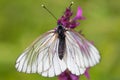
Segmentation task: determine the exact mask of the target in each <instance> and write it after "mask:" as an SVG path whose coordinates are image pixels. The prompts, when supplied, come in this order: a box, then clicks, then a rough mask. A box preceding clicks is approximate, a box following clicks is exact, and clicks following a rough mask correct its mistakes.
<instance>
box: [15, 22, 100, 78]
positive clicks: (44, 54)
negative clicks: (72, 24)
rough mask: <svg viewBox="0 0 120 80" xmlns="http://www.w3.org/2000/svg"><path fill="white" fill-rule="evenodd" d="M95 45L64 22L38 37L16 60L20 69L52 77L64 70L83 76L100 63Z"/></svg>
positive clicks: (20, 70)
mask: <svg viewBox="0 0 120 80" xmlns="http://www.w3.org/2000/svg"><path fill="white" fill-rule="evenodd" d="M99 60H100V55H99V51H98V50H97V49H96V47H95V46H94V45H93V44H92V43H91V42H89V41H88V40H87V39H86V38H85V37H83V36H82V35H81V34H79V33H78V32H76V31H75V30H74V29H72V28H67V27H65V25H64V24H62V23H61V24H60V23H58V24H57V27H56V29H53V30H50V31H48V32H46V33H45V34H43V35H42V36H40V37H38V38H37V39H36V40H35V41H34V42H33V43H32V44H31V45H30V46H29V47H28V48H26V49H25V51H23V53H22V54H21V55H20V56H19V57H18V59H17V60H16V65H15V67H16V69H17V71H19V72H25V73H38V74H41V75H42V76H46V77H53V76H57V75H60V74H61V73H62V72H64V71H65V70H69V71H70V72H71V73H72V74H75V75H81V74H83V73H84V72H85V70H86V68H88V67H91V66H94V65H96V64H97V63H99Z"/></svg>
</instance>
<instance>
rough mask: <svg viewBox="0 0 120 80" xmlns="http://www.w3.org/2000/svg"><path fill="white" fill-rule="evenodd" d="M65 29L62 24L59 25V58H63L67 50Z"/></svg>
mask: <svg viewBox="0 0 120 80" xmlns="http://www.w3.org/2000/svg"><path fill="white" fill-rule="evenodd" d="M65 31H66V30H65V29H64V27H63V26H62V25H58V27H57V30H56V32H57V34H58V38H59V45H58V54H59V58H60V59H62V58H63V56H64V50H65Z"/></svg>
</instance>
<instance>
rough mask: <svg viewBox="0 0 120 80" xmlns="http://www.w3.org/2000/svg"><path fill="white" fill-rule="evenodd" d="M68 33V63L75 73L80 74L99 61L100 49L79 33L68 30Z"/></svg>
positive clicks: (66, 55) (66, 60)
mask: <svg viewBox="0 0 120 80" xmlns="http://www.w3.org/2000/svg"><path fill="white" fill-rule="evenodd" d="M65 35H66V53H65V56H64V59H65V62H66V65H67V67H68V69H69V71H71V72H72V73H73V74H76V75H80V74H83V73H84V72H85V69H86V68H88V67H91V66H94V65H95V64H97V63H98V62H99V59H100V55H99V52H98V50H97V49H96V48H95V47H94V46H93V44H91V43H90V42H89V41H87V40H86V39H85V38H84V37H82V36H81V35H80V34H79V33H77V32H75V31H73V30H68V31H66V33H65Z"/></svg>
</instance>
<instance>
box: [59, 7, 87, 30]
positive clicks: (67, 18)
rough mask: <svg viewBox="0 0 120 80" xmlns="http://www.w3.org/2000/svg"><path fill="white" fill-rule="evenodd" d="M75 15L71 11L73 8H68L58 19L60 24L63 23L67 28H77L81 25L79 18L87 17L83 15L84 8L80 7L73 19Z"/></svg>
mask: <svg viewBox="0 0 120 80" xmlns="http://www.w3.org/2000/svg"><path fill="white" fill-rule="evenodd" d="M72 15H73V12H72V11H71V8H67V9H66V11H65V12H64V15H63V16H62V17H61V18H60V19H59V20H58V24H62V25H63V26H64V27H66V28H75V27H77V26H79V24H80V23H79V22H77V20H84V19H85V18H84V17H83V16H82V9H81V8H80V7H78V10H77V13H76V16H75V17H74V18H73V19H71V16H72Z"/></svg>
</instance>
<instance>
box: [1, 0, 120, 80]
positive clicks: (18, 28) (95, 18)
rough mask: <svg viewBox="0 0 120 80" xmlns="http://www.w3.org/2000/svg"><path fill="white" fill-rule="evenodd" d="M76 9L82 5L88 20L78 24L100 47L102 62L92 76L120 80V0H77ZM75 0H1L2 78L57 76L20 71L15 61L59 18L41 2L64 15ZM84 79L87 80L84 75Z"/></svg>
mask: <svg viewBox="0 0 120 80" xmlns="http://www.w3.org/2000/svg"><path fill="white" fill-rule="evenodd" d="M73 1H74V2H75V4H74V5H73V6H72V9H73V11H74V13H75V12H76V10H77V7H78V5H80V6H81V7H82V9H83V15H84V16H85V17H86V20H84V21H81V25H80V26H79V27H77V28H76V30H77V31H80V30H82V31H83V34H84V35H85V36H86V38H87V39H89V40H90V41H94V43H95V45H96V46H97V48H98V49H99V51H100V54H101V57H102V59H101V62H100V64H98V65H96V66H94V67H92V68H91V69H90V76H91V80H120V62H119V61H120V0H73ZM70 2H71V0H58V1H57V0H0V80H57V77H55V78H44V77H42V76H41V75H38V74H25V73H19V72H17V71H16V69H15V67H14V66H15V61H16V59H17V57H18V56H19V55H20V54H21V53H22V51H23V50H24V49H25V48H26V47H27V46H28V45H29V44H31V43H32V41H33V40H35V39H36V38H37V37H38V36H39V35H41V34H43V33H44V32H46V31H48V30H50V29H54V28H55V27H56V21H55V20H54V18H52V16H50V14H48V12H46V11H45V10H44V9H43V8H42V7H41V4H45V5H46V6H47V7H48V8H49V9H50V10H51V12H53V13H54V14H55V16H56V17H58V18H59V17H61V15H63V12H64V10H65V8H66V7H67V6H68V5H69V4H70ZM81 80H87V79H86V78H85V77H84V76H82V77H81Z"/></svg>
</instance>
